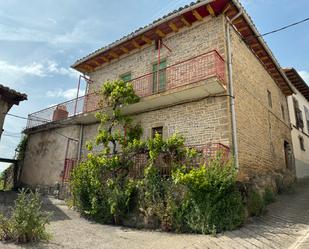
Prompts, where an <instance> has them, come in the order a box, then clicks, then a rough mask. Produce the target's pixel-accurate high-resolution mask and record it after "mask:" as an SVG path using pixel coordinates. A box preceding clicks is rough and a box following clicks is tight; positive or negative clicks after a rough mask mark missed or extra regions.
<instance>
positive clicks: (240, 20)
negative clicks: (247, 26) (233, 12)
mask: <svg viewBox="0 0 309 249" xmlns="http://www.w3.org/2000/svg"><path fill="white" fill-rule="evenodd" d="M243 21H244V20H243V19H242V17H241V16H240V17H238V18H237V19H236V20H234V21H233V25H237V24H240V23H242V22H243Z"/></svg>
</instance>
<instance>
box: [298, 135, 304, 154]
mask: <svg viewBox="0 0 309 249" xmlns="http://www.w3.org/2000/svg"><path fill="white" fill-rule="evenodd" d="M298 138H299V145H300V149H301V150H302V151H305V143H304V138H303V137H302V136H299V137H298Z"/></svg>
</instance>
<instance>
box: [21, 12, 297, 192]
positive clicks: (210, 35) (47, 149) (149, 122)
mask: <svg viewBox="0 0 309 249" xmlns="http://www.w3.org/2000/svg"><path fill="white" fill-rule="evenodd" d="M163 42H164V44H166V45H167V46H168V47H169V48H170V49H171V50H172V52H169V51H168V50H167V49H162V54H161V57H162V59H166V61H167V66H169V65H172V64H174V63H177V62H180V61H183V60H186V59H190V58H192V57H194V56H198V55H200V54H203V53H206V52H208V51H212V50H217V51H218V52H219V54H220V55H221V56H222V57H223V58H224V59H225V60H226V37H225V18H224V16H223V15H220V16H217V17H207V18H205V19H204V20H203V21H200V22H198V23H195V24H193V25H192V27H189V28H183V29H182V30H181V31H179V32H178V33H175V34H173V35H168V36H167V37H165V38H164V39H163ZM232 51H233V71H234V72H233V75H234V84H235V103H236V106H235V108H236V119H237V137H238V144H239V163H240V167H239V176H240V179H241V180H252V179H253V180H255V181H256V182H257V184H258V185H261V186H264V185H272V186H274V185H275V182H276V180H277V178H280V180H282V181H286V182H288V181H292V180H293V178H294V175H295V172H294V168H293V167H290V168H289V167H287V166H286V165H287V164H286V159H285V151H284V144H285V142H286V143H288V144H290V145H291V144H292V141H291V132H290V125H289V123H290V121H289V116H288V107H287V101H286V97H285V96H284V94H283V93H282V92H281V90H280V89H279V87H278V86H277V85H276V83H275V82H274V80H273V79H272V78H271V76H270V75H269V74H268V73H267V71H266V70H265V69H264V67H263V66H262V64H261V63H260V62H259V60H258V59H257V58H256V56H255V55H254V54H253V53H252V51H251V50H250V49H248V47H247V46H246V45H245V43H244V42H243V41H242V40H241V39H240V38H239V37H238V35H237V34H236V32H232ZM157 53H158V51H157V50H156V49H155V46H154V44H152V45H148V46H146V47H145V48H141V49H140V50H137V51H136V52H132V53H131V54H129V55H127V56H124V57H120V58H119V59H117V60H115V61H114V62H111V63H109V64H107V65H106V66H103V67H101V68H99V69H97V70H96V71H94V72H92V73H91V74H90V75H89V76H90V78H91V80H93V81H94V83H92V84H90V86H89V92H90V93H91V92H93V91H95V90H97V89H99V88H100V86H101V84H102V83H103V82H105V81H106V80H113V79H118V78H119V77H120V76H121V75H123V74H125V73H128V72H131V74H132V78H136V77H139V76H141V75H145V74H147V73H150V72H151V71H152V65H153V64H154V63H156V62H157ZM226 81H227V79H226ZM206 84H207V83H206ZM269 93H270V94H271V100H272V101H271V102H272V107H270V106H269V105H268V97H269ZM227 95H228V94H227V92H226V93H224V94H223V95H222V96H210V97H207V98H204V99H199V100H194V101H191V102H186V103H182V104H175V105H170V106H166V107H161V108H159V109H155V110H149V111H144V112H142V113H137V114H135V116H134V120H135V122H140V123H141V125H142V128H143V131H144V134H143V138H144V139H146V138H147V137H150V136H151V131H152V128H155V127H163V136H164V137H168V136H170V135H172V134H173V133H174V132H178V133H179V134H182V135H183V136H184V137H185V138H186V144H188V145H203V144H207V143H222V144H225V145H227V146H230V147H231V146H232V142H231V141H232V129H231V117H230V107H229V97H228V96H227ZM281 105H282V106H283V109H284V110H285V118H283V115H282V112H281ZM78 127H79V126H77V125H72V126H71V127H70V126H68V127H66V128H61V129H59V132H60V131H61V132H62V133H65V134H70V135H71V136H74V137H75V138H79V136H80V134H79V131H80V128H78ZM97 128H98V124H97V123H92V124H88V125H85V126H84V129H83V134H82V138H83V139H82V146H81V148H82V157H85V156H86V153H87V152H86V149H85V143H86V141H88V140H90V139H92V138H94V136H95V135H96V133H97ZM56 130H58V129H54V130H46V131H39V132H37V133H33V134H30V141H29V145H28V148H27V152H28V154H27V155H26V159H25V163H24V173H23V175H22V180H23V181H24V182H25V183H27V184H30V185H33V184H44V185H48V184H54V182H55V181H57V180H58V179H59V175H60V173H61V171H62V170H63V160H64V158H63V155H64V150H65V139H64V138H63V137H61V136H59V135H57V133H55V131H56ZM47 158H48V159H49V160H47ZM57 160H59V162H56V161H57ZM44 162H45V163H44ZM254 178H257V179H254Z"/></svg>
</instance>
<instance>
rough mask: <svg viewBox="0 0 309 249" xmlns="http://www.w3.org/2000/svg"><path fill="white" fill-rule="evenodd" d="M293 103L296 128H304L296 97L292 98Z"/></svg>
mask: <svg viewBox="0 0 309 249" xmlns="http://www.w3.org/2000/svg"><path fill="white" fill-rule="evenodd" d="M293 105H294V113H295V121H296V128H297V129H299V128H301V129H302V130H303V129H304V121H303V114H302V111H301V110H300V109H299V104H298V101H297V99H295V98H293Z"/></svg>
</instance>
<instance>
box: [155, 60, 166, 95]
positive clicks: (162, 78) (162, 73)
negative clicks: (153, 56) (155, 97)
mask: <svg viewBox="0 0 309 249" xmlns="http://www.w3.org/2000/svg"><path fill="white" fill-rule="evenodd" d="M159 68H160V70H159V72H158V63H155V64H153V66H152V72H153V76H152V86H153V89H152V91H153V93H157V92H163V91H164V90H165V87H166V60H162V61H161V62H160V67H159ZM158 76H159V77H158Z"/></svg>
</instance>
